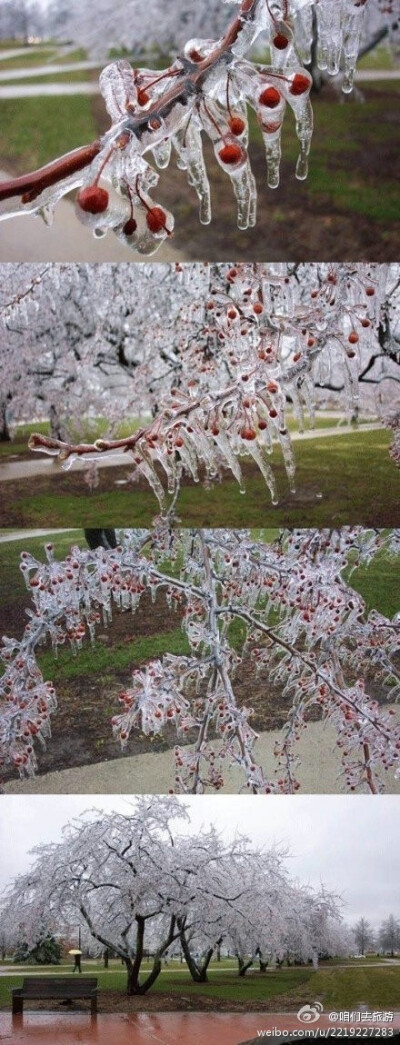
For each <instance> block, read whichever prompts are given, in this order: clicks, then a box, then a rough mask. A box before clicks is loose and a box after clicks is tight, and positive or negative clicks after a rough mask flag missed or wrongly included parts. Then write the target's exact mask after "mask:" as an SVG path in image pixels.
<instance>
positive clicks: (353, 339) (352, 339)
mask: <svg viewBox="0 0 400 1045" xmlns="http://www.w3.org/2000/svg"><path fill="white" fill-rule="evenodd" d="M348 341H349V342H350V345H356V344H357V341H358V334H357V331H356V330H352V331H351V333H350V334H349V336H348Z"/></svg>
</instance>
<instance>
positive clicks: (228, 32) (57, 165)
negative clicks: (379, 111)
mask: <svg viewBox="0 0 400 1045" xmlns="http://www.w3.org/2000/svg"><path fill="white" fill-rule="evenodd" d="M234 2H235V0H234ZM371 2H373V0H362V2H360V0H335V4H334V6H333V7H332V3H331V0H318V2H315V0H241V2H240V3H237V4H236V3H235V6H236V8H237V10H235V15H234V17H233V18H232V20H231V21H230V22H229V23H228V25H227V27H226V29H225V31H224V32H223V34H222V36H221V37H220V38H219V39H217V40H215V39H210V34H211V32H212V31H213V29H214V26H213V25H212V24H211V23H212V20H210V28H207V37H206V38H203V37H199V36H197V35H192V38H191V39H189V40H188V41H187V43H186V44H185V46H184V48H183V50H182V51H181V53H180V55H179V56H178V57H177V58H176V60H175V61H174V62H173V63H172V64H171V66H170V67H169V68H168V69H162V70H159V71H155V70H154V69H134V68H132V66H131V65H130V64H129V62H128V61H127V60H126V59H119V60H117V61H115V62H112V63H111V64H110V65H109V66H107V67H106V68H105V69H104V70H103V72H102V74H101V77H100V89H101V92H102V94H103V97H104V101H105V104H106V107H107V111H108V114H109V116H110V118H111V128H110V129H109V130H108V131H107V133H106V134H105V135H104V136H103V137H102V138H101V139H100V140H96V141H94V142H91V143H90V144H88V145H87V146H84V147H82V148H79V149H76V150H75V151H74V152H71V153H69V154H67V155H66V156H63V157H61V158H59V159H57V160H54V161H53V162H51V163H50V164H48V165H47V166H46V167H43V168H42V169H41V170H40V171H35V172H33V173H32V174H29V175H27V176H22V177H20V178H14V179H11V180H10V181H7V182H4V183H3V184H2V185H1V186H0V200H2V201H3V202H5V208H3V213H2V216H8V215H9V214H10V213H12V214H14V213H31V212H32V211H33V212H37V213H39V214H42V215H43V217H45V219H46V220H47V221H48V220H49V219H50V218H51V214H52V212H53V210H54V207H55V206H56V204H57V202H58V200H59V199H60V198H61V197H62V196H63V195H64V194H65V193H67V192H69V191H70V190H72V189H77V190H78V191H77V195H76V214H77V217H78V218H79V220H80V221H82V222H83V223H84V224H86V225H88V226H89V227H90V228H91V229H93V231H94V233H95V235H102V234H104V233H105V232H106V231H107V230H109V229H112V230H113V231H114V233H115V234H116V235H117V237H118V238H119V239H120V240H121V241H122V242H123V243H124V244H125V245H127V246H129V247H132V248H133V249H134V250H135V251H137V252H138V253H139V254H151V253H152V252H154V251H155V250H157V248H158V247H159V245H160V244H161V243H162V242H163V241H164V240H165V239H167V238H168V237H169V236H171V235H172V232H173V227H174V218H173V215H172V214H171V213H169V211H168V210H167V209H166V208H165V207H163V206H161V205H160V204H159V203H157V202H155V201H154V199H153V195H152V194H153V189H154V188H155V187H156V185H157V183H158V180H159V173H158V171H159V170H162V169H163V168H165V167H167V166H168V165H169V163H170V160H171V156H172V150H173V154H174V156H176V158H177V164H178V167H179V168H180V169H182V170H185V171H187V176H188V180H189V184H190V185H191V186H192V187H193V188H194V189H195V192H196V193H197V196H198V199H199V216H200V221H201V222H202V223H203V224H206V225H207V224H209V222H210V221H211V200H210V186H209V181H208V175H207V169H206V163H205V159H204V156H203V149H202V135H203V133H205V134H206V136H207V137H208V138H209V139H210V141H211V143H212V146H213V149H214V153H215V158H216V161H217V163H218V164H219V166H220V167H221V168H222V170H223V171H224V172H225V173H226V174H227V175H228V177H229V178H230V180H231V183H232V188H233V192H234V195H235V197H236V201H237V221H238V226H239V228H240V229H248V228H251V227H252V226H254V224H255V222H256V206H257V191H256V184H255V178H254V175H253V172H252V169H251V166H250V161H249V154H248V151H247V145H248V137H249V122H248V110H249V109H252V110H253V111H254V113H255V116H256V119H257V121H258V124H259V126H260V129H261V133H262V137H263V141H264V145H265V151H266V160H267V181H268V185H269V186H270V188H276V187H277V185H278V183H279V165H280V155H281V130H282V125H283V120H284V116H285V111H286V109H289V110H292V113H293V117H294V120H295V125H296V133H297V136H298V140H299V157H298V161H297V166H296V177H297V178H298V179H300V180H304V179H305V178H306V177H307V170H308V153H309V149H310V142H311V136H312V130H313V114H312V107H311V103H310V98H309V95H310V89H311V85H312V76H311V74H310V72H309V71H308V70H307V68H306V66H307V63H310V62H311V51H312V46H313V41H314V35H315V33H314V28H315V19H316V22H317V32H318V51H317V62H318V66H319V68H320V69H322V70H328V72H329V73H331V74H335V73H337V72H338V70H339V67H340V64H341V62H343V65H344V75H343V81H342V86H343V90H344V91H345V92H346V91H347V92H349V91H351V89H352V84H353V75H354V69H355V65H356V60H357V55H358V50H359V44H360V37H361V34H362V31H363V23H364V15H365V10H366V8H367V5H368V3H371ZM390 6H391V5H389V7H390ZM152 7H154V5H152V4H150V5H149V10H148V11H146V9H144V13H143V18H144V20H145V21H146V16H147V18H149V17H150V18H151V20H152V23H153V24H155V25H157V26H162V25H163V24H164V25H165V5H162V6H161V8H160V9H159V10H160V17H159V18H153V16H152V13H151V8H152ZM383 7H385V5H383ZM386 8H387V5H386ZM175 10H176V8H175ZM191 10H192V11H193V13H194V18H193V20H191V18H190V17H188V23H189V22H190V27H189V24H188V26H187V29H188V32H189V34H190V32H192V34H193V33H194V34H197V33H198V32H200V31H203V8H199V6H198V5H197V4H195V5H193V7H192V9H191ZM79 13H80V14H81V7H80V6H79ZM82 13H83V18H85V11H84V10H83V12H82ZM103 13H104V4H103V5H102V9H100V10H99V11H98V12H97V14H96V19H95V21H96V25H99V26H101V27H102V30H104V24H103V19H102V14H103ZM135 13H136V14H137V6H136V9H135V5H125V4H124V8H123V18H124V23H125V18H127V19H128V21H127V23H126V25H127V26H128V25H129V14H135ZM80 14H79V16H80ZM111 14H112V18H113V19H115V20H116V21H117V20H118V14H117V13H116V12H115V6H114V5H113V8H112V12H111ZM382 14H383V15H384V16H385V17H387V18H389V20H390V19H391V18H392V16H391V15H389V14H388V13H387V10H385V11H384V10H383V8H382ZM199 17H200V24H199ZM141 18H142V9H141V10H140V19H141ZM167 24H168V19H167ZM204 31H205V30H204ZM260 34H264V36H265V43H266V46H267V48H268V55H267V61H266V63H262V62H258V61H257V60H255V61H252V60H251V58H249V57H246V56H247V55H248V54H249V52H250V51H251V48H252V47H253V45H254V44H255V43H256V41H257V40H258V38H259V37H260ZM128 37H129V46H130V43H131V27H130V26H129V28H128ZM123 38H124V41H125V42H126V37H125V34H124V36H123ZM113 39H115V37H111V41H110V37H109V36H107V41H108V42H112V40H113ZM149 159H150V160H151V162H149ZM153 162H154V164H155V166H153V165H152V164H153ZM10 200H11V201H14V200H15V203H11V211H10V206H9V201H10Z"/></svg>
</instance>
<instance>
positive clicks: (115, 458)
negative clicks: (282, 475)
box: [0, 421, 382, 483]
mask: <svg viewBox="0 0 400 1045" xmlns="http://www.w3.org/2000/svg"><path fill="white" fill-rule="evenodd" d="M381 427H382V426H381V425H380V424H379V422H375V421H372V422H371V423H368V424H363V425H360V427H349V426H347V425H341V426H339V425H334V426H332V427H329V428H313V429H311V430H309V431H306V432H291V438H292V440H293V441H294V442H296V441H300V440H303V439H319V438H321V437H323V436H332V435H333V436H336V435H337V436H340V435H347V436H349V435H350V436H352V435H354V433H357V434H358V433H359V432H360V431H362V432H373V431H375V430H379V429H380V428H381ZM90 457H91V460H94V461H96V463H97V465H98V467H99V468H115V467H117V466H119V467H121V465H125V464H128V465H129V463H130V462H131V457H130V455H129V454H126V453H122V452H121V453H120V452H119V451H115V452H114V451H111V452H110V453H108V454H98V455H96V453H95V451H94V452H93V454H92V455H90ZM88 462H89V458H88V457H86V458H85V459H82V458H78V459H77V460H76V461H74V464H73V465H72V468H73V470H74V471H81V472H82V471H86V469H87V466H88ZM61 469H62V465H61V464H60V462H59V461H58V458H57V457H50V456H49V455H46V454H43V456H42V455H41V454H39V453H36V452H35V453H33V452H32V459H30V460H25V461H11V460H8V461H7V462H6V463H5V464H0V483H4V482H7V481H12V482H15V481H16V480H17V479H31V478H32V476H33V475H47V476H48V477H49V478H50V479H52V478H53V476H54V475H58V474H59V472H60V470H61Z"/></svg>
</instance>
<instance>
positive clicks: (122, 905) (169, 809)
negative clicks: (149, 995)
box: [3, 796, 340, 994]
mask: <svg viewBox="0 0 400 1045" xmlns="http://www.w3.org/2000/svg"><path fill="white" fill-rule="evenodd" d="M184 820H185V807H184V806H182V805H181V804H180V803H179V802H178V800H177V799H176V798H173V797H167V796H165V797H159V796H158V797H157V798H149V797H148V796H145V797H143V798H139V799H136V800H135V804H134V806H133V808H132V811H131V812H129V813H126V814H121V813H116V812H113V813H108V814H105V813H102V812H96V811H95V812H91V813H90V814H86V815H85V816H84V817H83V818H80V819H78V820H77V821H75V822H74V823H72V824H69V825H68V826H67V827H66V828H65V829H64V835H63V840H62V841H61V842H57V843H53V844H51V845H44V846H39V847H37V849H36V850H34V856H35V860H34V863H33V864H32V867H31V868H30V870H29V871H28V872H26V873H25V874H24V875H21V876H19V877H18V878H17V879H16V880H15V881H14V882H13V883H12V885H11V886H10V888H9V889H8V890H7V892H6V894H5V896H4V899H3V910H4V912H5V915H7V912H10V911H12V910H14V912H15V910H17V909H18V914H19V918H21V919H23V922H24V930H25V938H26V940H27V942H28V945H29V943H30V941H31V940H32V939H35V934H37V932H38V926H40V925H41V924H42V922H41V919H42V917H43V912H45V913H46V917H47V919H48V918H51V919H52V921H53V922H54V923H55V924H58V926H59V927H60V928H62V927H63V926H68V923H70V922H71V920H74V919H75V921H77V920H78V919H79V920H82V922H83V923H84V925H85V926H86V928H87V930H88V932H89V934H90V935H91V937H92V939H93V940H94V941H95V942H96V943H97V944H98V945H100V946H101V947H102V948H108V949H110V950H112V951H113V952H114V953H115V954H116V955H117V956H118V957H119V958H121V960H122V961H123V962H124V964H125V967H126V971H127V991H128V993H129V994H145V993H146V992H147V991H148V990H149V989H150V988H151V987H152V986H153V984H154V983H155V981H156V979H157V977H158V976H159V974H160V972H161V967H162V958H163V956H164V955H166V954H168V953H169V951H170V950H171V951H173V950H174V948H175V947H176V946H178V944H180V945H181V946H182V948H183V953H184V956H185V959H186V961H187V964H188V968H189V971H190V973H191V975H192V978H193V979H194V980H195V981H196V982H204V981H205V980H206V979H207V967H208V964H209V961H210V959H211V956H212V954H213V951H214V950H215V948H216V945H217V943H218V941H222V940H224V941H225V944H226V945H229V944H230V942H231V938H232V936H233V935H234V932H235V928H234V927H235V925H236V928H237V933H238V934H239V935H240V938H241V940H242V941H243V943H242V946H243V948H244V949H245V950H246V953H248V947H251V946H252V938H253V937H254V934H255V931H256V920H257V918H260V917H261V925H262V928H261V926H260V929H259V932H260V933H261V934H263V936H264V939H265V940H266V939H267V938H268V935H269V937H270V938H271V937H272V942H271V946H273V947H275V948H280V947H281V946H282V941H283V939H284V938H285V939H286V940H288V939H289V938H290V934H291V931H292V930H291V919H292V916H293V914H294V906H295V905H296V903H297V902H298V899H299V896H300V895H301V897H302V901H301V904H300V906H299V909H298V910H297V911H296V913H295V920H296V933H297V936H296V942H295V943H294V942H293V941H292V944H291V946H292V947H296V948H298V947H300V948H301V951H302V953H304V955H305V956H306V957H307V958H308V957H309V956H310V955H312V953H313V949H314V948H315V939H316V938H314V937H315V933H314V930H313V929H312V927H310V926H311V924H312V923H313V922H318V925H319V930H318V938H319V937H320V936H321V932H322V922H323V921H324V919H325V914H324V913H323V911H322V906H321V905H322V904H323V906H324V909H325V913H326V912H327V910H328V908H329V910H330V912H331V917H332V918H334V919H336V921H338V922H340V914H339V910H338V906H337V903H336V901H335V899H334V898H333V897H332V896H331V895H330V894H328V893H325V894H324V897H323V901H322V900H321V896H319V894H316V895H314V894H313V892H312V890H310V889H308V888H307V887H300V886H299V885H298V884H296V883H293V882H292V881H291V880H290V876H289V875H288V873H287V871H286V869H285V868H284V867H283V863H282V854H281V853H280V852H279V851H277V850H275V849H273V848H272V849H270V850H265V851H263V852H260V851H259V850H258V849H257V848H256V847H255V846H254V845H252V844H251V842H250V841H249V840H248V839H246V838H245V837H243V836H240V835H238V836H236V837H235V839H234V840H228V841H223V840H222V839H221V838H220V837H219V836H218V834H217V833H216V831H215V830H214V829H213V828H210V829H209V830H207V829H201V830H200V831H198V832H193V831H189V830H186V831H185V830H184ZM179 821H181V823H180V824H179ZM263 890H264V910H263V909H262V891H263ZM252 897H253V899H254V903H253V905H252ZM275 903H276V904H277V910H275V909H274V904H275ZM310 920H311V922H310ZM246 937H247V941H246ZM194 947H196V948H199V947H200V948H202V947H205V953H204V955H203V958H202V960H201V959H200V958H199V956H198V952H197V951H196V955H195V954H194V953H193V951H194ZM145 951H147V952H150V954H151V955H152V964H151V969H150V971H149V972H147V973H146V972H145V970H144V969H143V959H144V955H145Z"/></svg>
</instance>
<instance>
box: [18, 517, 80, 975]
mask: <svg viewBox="0 0 400 1045" xmlns="http://www.w3.org/2000/svg"><path fill="white" fill-rule="evenodd" d="M59 533H82V530H78V529H77V530H74V529H72V528H71V527H70V526H68V527H67V528H66V529H64V530H55V529H54V526H53V529H52V530H16V531H15V532H14V533H6V534H5V535H3V536H0V544H7V543H8V542H9V541H25V540H27V538H28V537H47V535H48V534H59ZM0 534H2V530H0ZM0 976H1V967H0Z"/></svg>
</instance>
